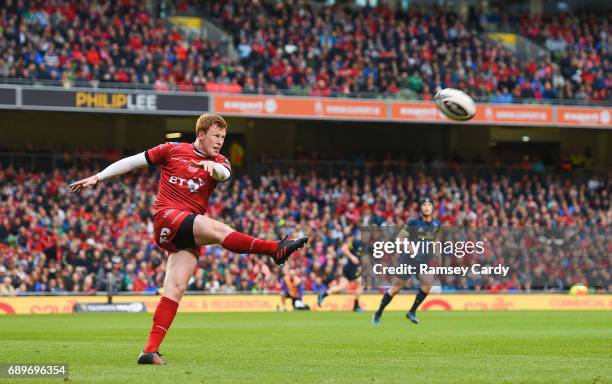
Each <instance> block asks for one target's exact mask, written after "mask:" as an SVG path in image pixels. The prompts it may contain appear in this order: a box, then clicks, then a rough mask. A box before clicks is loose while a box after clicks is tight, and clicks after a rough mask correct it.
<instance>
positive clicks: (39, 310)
mask: <svg viewBox="0 0 612 384" xmlns="http://www.w3.org/2000/svg"><path fill="white" fill-rule="evenodd" d="M380 298H381V295H376V294H367V295H362V296H361V299H360V303H361V306H362V307H363V308H364V309H365V310H368V311H373V310H376V308H378V305H379V303H380ZM413 300H414V294H400V295H398V296H397V297H396V298H395V299H394V300H393V301H392V302H391V303H390V304H389V306H388V309H389V310H392V311H393V310H397V311H400V310H401V311H404V310H406V308H409V307H410V306H411V305H412V301H413ZM158 301H159V296H117V297H114V298H113V302H115V303H126V302H143V303H144V304H145V306H146V308H147V311H148V312H153V311H155V307H156V306H157V302H158ZM104 302H106V297H104V296H46V297H45V296H42V297H41V296H26V297H15V296H10V297H7V296H3V297H0V315H3V314H8V315H12V314H45V313H55V314H59V313H72V312H73V307H74V304H76V303H104ZM304 302H305V303H306V304H308V305H310V307H311V308H312V310H323V311H350V310H351V309H352V308H353V296H352V295H332V296H330V297H328V298H327V299H326V300H325V304H324V305H323V307H322V308H320V309H319V308H317V307H316V302H317V298H316V296H315V295H305V296H304ZM286 304H287V307H288V308H290V307H291V302H290V301H289V300H287V301H286ZM279 305H280V298H279V296H278V295H198V296H195V295H188V296H184V297H183V300H182V301H181V305H180V308H179V310H180V311H181V312H274V311H277V310H278V308H279ZM421 309H422V310H425V311H431V310H459V311H470V310H483V311H485V310H486V311H488V310H612V294H599V295H584V296H570V295H567V294H439V295H438V294H432V295H429V296H428V297H427V299H426V300H425V302H424V303H423V304H422V306H421Z"/></svg>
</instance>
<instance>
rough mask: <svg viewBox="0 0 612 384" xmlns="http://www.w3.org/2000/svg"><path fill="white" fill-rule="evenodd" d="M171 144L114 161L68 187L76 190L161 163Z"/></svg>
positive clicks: (166, 155) (166, 156) (72, 190)
mask: <svg viewBox="0 0 612 384" xmlns="http://www.w3.org/2000/svg"><path fill="white" fill-rule="evenodd" d="M172 146H173V143H164V144H160V145H158V146H156V147H153V148H151V149H148V150H146V151H144V152H142V153H139V154H137V155H134V156H130V157H126V158H125V159H121V160H119V161H115V162H114V163H112V164H111V165H109V166H108V167H106V168H104V169H103V170H102V172H100V173H98V174H96V175H93V176H90V177H87V178H85V179H82V180H79V181H77V182H74V183H72V184H70V185H69V186H68V189H69V190H70V192H78V191H80V190H81V189H83V188H87V187H90V186H93V185H96V184H97V183H98V181H102V180H104V179H108V178H110V177H114V176H119V175H122V174H124V173H127V172H130V171H133V170H134V169H137V168H142V167H146V166H147V165H151V166H153V165H162V164H164V163H165V161H166V159H167V158H168V155H169V152H170V149H171V148H172Z"/></svg>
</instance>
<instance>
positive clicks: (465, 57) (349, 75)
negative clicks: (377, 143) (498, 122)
mask: <svg viewBox="0 0 612 384" xmlns="http://www.w3.org/2000/svg"><path fill="white" fill-rule="evenodd" d="M180 4H182V2H180ZM201 7H202V9H201V12H203V14H204V15H205V16H206V17H208V18H209V19H212V20H216V21H218V22H219V23H220V24H221V25H223V27H224V28H225V29H226V30H227V31H228V32H230V33H231V34H232V35H233V37H234V42H235V48H236V51H237V55H236V57H235V58H234V57H233V56H232V55H222V54H221V53H220V52H221V50H220V49H219V46H218V45H217V43H215V42H213V41H207V40H204V39H201V38H193V39H187V38H186V37H185V36H183V35H182V34H181V33H180V31H179V30H178V29H177V28H176V27H172V26H168V24H166V21H165V20H164V19H159V18H156V17H155V16H154V14H153V13H152V12H151V11H150V10H148V9H147V8H146V5H145V3H143V2H137V1H133V0H123V1H106V0H95V1H90V2H76V1H71V0H55V1H51V0H41V1H17V0H0V36H1V37H2V38H1V39H0V78H2V77H3V78H23V79H30V80H36V79H37V80H59V81H63V82H64V83H65V84H73V83H75V82H91V83H94V84H95V85H96V86H98V85H104V83H105V82H117V83H139V84H148V85H150V86H152V87H154V88H155V89H156V90H158V91H167V90H179V91H186V92H191V91H198V90H206V91H209V92H215V91H219V90H223V91H225V92H249V93H263V92H270V93H280V92H284V93H290V94H304V95H313V96H332V95H337V96H355V95H358V94H367V95H369V96H370V97H372V96H375V97H380V96H386V97H395V96H400V97H421V98H424V99H429V98H431V96H432V95H433V94H434V93H435V92H436V90H437V89H439V88H444V87H455V88H461V89H464V90H466V91H467V92H468V93H470V94H471V95H473V96H475V97H477V98H479V99H482V100H490V101H493V102H512V101H516V100H518V99H539V100H551V99H576V100H583V101H596V100H610V98H611V97H612V96H611V95H612V64H611V63H612V57H611V54H612V50H611V44H612V30H611V25H612V24H610V20H609V16H608V15H593V14H578V15H577V16H569V15H567V14H559V15H552V16H551V15H547V17H546V18H533V19H529V18H527V17H519V18H517V20H518V21H519V25H520V31H521V33H522V34H523V35H525V36H527V37H529V38H532V39H534V40H535V41H540V40H542V41H545V46H546V47H547V48H548V49H549V51H550V53H549V57H548V58H546V59H542V60H541V59H536V58H533V59H531V60H518V59H517V57H514V56H513V55H512V53H511V51H510V50H509V49H507V48H504V47H503V46H502V45H501V44H499V43H494V42H491V41H488V40H487V39H485V38H483V37H482V35H481V32H482V31H483V26H484V24H487V23H488V24H490V21H491V20H494V19H495V17H487V15H484V14H478V13H477V12H475V11H472V12H470V14H469V15H468V16H467V17H466V18H465V19H461V18H459V17H457V15H456V14H454V13H451V12H447V11H444V12H443V11H436V10H427V11H421V10H418V9H410V10H408V11H402V10H398V11H392V10H391V9H389V8H386V7H383V6H380V7H377V8H375V9H371V8H348V7H345V6H315V5H311V4H309V3H308V2H306V1H299V0H292V1H287V2H268V1H254V0H229V1H223V2H205V3H204V4H203V5H201Z"/></svg>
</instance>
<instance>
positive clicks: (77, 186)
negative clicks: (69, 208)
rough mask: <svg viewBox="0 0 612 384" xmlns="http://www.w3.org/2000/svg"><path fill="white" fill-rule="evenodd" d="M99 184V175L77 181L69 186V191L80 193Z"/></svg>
mask: <svg viewBox="0 0 612 384" xmlns="http://www.w3.org/2000/svg"><path fill="white" fill-rule="evenodd" d="M97 183H98V175H93V176H90V177H87V178H85V179H81V180H79V181H75V182H74V183H72V184H70V185H69V186H68V190H69V191H70V192H78V191H80V190H81V189H83V188H87V187H91V186H92V185H96V184H97Z"/></svg>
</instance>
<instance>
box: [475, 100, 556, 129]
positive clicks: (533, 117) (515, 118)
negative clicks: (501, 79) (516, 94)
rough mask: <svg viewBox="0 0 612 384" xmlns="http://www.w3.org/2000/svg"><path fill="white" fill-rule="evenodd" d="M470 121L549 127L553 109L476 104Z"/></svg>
mask: <svg viewBox="0 0 612 384" xmlns="http://www.w3.org/2000/svg"><path fill="white" fill-rule="evenodd" d="M472 121H473V122H475V123H488V124H502V125H503V124H509V125H513V124H517V125H535V126H538V125H550V124H552V123H553V109H552V107H551V106H530V105H492V104H478V105H477V110H476V116H474V119H473V120H472Z"/></svg>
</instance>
